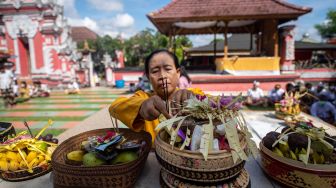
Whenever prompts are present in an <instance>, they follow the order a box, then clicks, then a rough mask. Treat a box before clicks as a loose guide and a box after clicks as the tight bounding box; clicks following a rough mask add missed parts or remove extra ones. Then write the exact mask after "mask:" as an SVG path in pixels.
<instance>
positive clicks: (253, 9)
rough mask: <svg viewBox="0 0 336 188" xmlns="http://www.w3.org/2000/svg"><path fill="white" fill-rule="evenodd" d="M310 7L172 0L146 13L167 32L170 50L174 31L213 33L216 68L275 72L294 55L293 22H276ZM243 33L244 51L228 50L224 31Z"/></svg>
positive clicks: (269, 0)
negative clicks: (221, 39) (219, 46)
mask: <svg viewBox="0 0 336 188" xmlns="http://www.w3.org/2000/svg"><path fill="white" fill-rule="evenodd" d="M311 11H312V9H311V8H308V7H300V6H297V5H293V4H290V3H287V2H284V1H279V0H257V1H243V0H234V1H215V0H209V1H192V0H175V1H172V2H171V3H169V4H168V5H166V6H165V7H163V8H161V9H159V10H157V11H154V12H151V13H149V14H148V15H147V17H148V18H149V20H150V21H151V22H152V23H153V24H154V26H155V27H157V29H158V30H159V31H160V32H161V33H162V34H165V35H167V36H169V38H170V40H169V41H170V46H171V47H172V49H174V45H173V44H174V38H175V37H174V36H176V35H190V34H213V35H214V41H215V42H214V43H213V46H214V50H213V58H212V60H211V61H209V62H208V67H211V66H215V68H216V72H218V73H229V74H231V75H279V74H280V71H282V72H288V71H291V69H292V67H293V66H292V60H294V51H293V50H294V34H293V29H294V27H283V28H282V29H279V27H280V26H281V25H282V24H284V23H287V22H289V21H291V20H296V19H297V18H298V17H299V16H301V15H304V14H306V13H309V12H311ZM280 30H281V32H280ZM243 33H248V34H250V37H249V49H248V50H247V51H246V53H244V54H234V53H233V54H232V53H231V54H230V53H229V52H230V51H229V49H230V46H229V45H228V35H229V34H233V35H234V34H243ZM217 34H223V35H224V48H223V53H222V54H221V55H220V54H217V50H216V46H217V44H216V36H217ZM209 42H210V41H209ZM280 44H281V48H280V47H279V45H280Z"/></svg>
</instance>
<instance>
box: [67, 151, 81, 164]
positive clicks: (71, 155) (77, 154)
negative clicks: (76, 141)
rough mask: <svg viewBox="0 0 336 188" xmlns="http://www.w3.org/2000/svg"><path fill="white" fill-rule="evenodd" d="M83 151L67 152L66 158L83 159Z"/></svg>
mask: <svg viewBox="0 0 336 188" xmlns="http://www.w3.org/2000/svg"><path fill="white" fill-rule="evenodd" d="M84 154H85V153H84V151H82V150H75V151H72V152H70V153H68V154H67V158H68V159H69V160H72V161H79V162H81V161H83V156H84Z"/></svg>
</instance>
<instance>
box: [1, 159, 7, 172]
mask: <svg viewBox="0 0 336 188" xmlns="http://www.w3.org/2000/svg"><path fill="white" fill-rule="evenodd" d="M0 170H1V171H8V163H7V161H6V160H1V161H0Z"/></svg>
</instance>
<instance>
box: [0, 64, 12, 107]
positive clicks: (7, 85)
mask: <svg viewBox="0 0 336 188" xmlns="http://www.w3.org/2000/svg"><path fill="white" fill-rule="evenodd" d="M12 84H13V75H12V74H11V73H10V72H8V71H6V69H5V66H4V65H2V64H0V94H1V96H2V97H3V99H4V104H5V107H6V108H7V107H12V106H13V105H14V103H15V102H14V99H15V98H14V94H13V91H12Z"/></svg>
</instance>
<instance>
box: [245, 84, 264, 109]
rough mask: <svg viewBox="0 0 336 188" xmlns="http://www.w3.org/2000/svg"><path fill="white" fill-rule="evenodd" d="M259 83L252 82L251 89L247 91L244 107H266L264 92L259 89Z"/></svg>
mask: <svg viewBox="0 0 336 188" xmlns="http://www.w3.org/2000/svg"><path fill="white" fill-rule="evenodd" d="M259 85H260V82H257V81H254V82H253V87H252V88H251V89H249V90H248V91H247V99H246V105H248V106H261V105H262V106H267V99H265V98H264V91H263V90H262V89H260V88H259Z"/></svg>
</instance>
